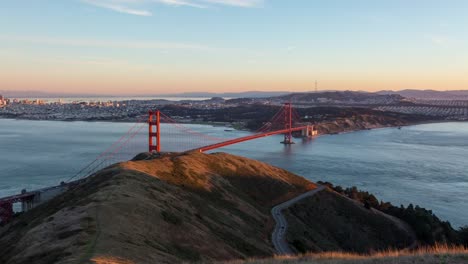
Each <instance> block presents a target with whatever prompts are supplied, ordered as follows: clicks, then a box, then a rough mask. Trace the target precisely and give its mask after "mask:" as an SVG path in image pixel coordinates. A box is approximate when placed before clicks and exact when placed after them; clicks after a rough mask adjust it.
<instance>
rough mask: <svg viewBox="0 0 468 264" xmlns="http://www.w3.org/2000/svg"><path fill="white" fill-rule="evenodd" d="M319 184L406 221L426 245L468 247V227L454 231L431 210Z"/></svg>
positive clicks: (354, 188) (362, 192)
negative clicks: (405, 205) (399, 204)
mask: <svg viewBox="0 0 468 264" xmlns="http://www.w3.org/2000/svg"><path fill="white" fill-rule="evenodd" d="M318 183H319V184H322V185H326V186H327V187H329V188H330V189H332V190H334V191H336V192H338V193H340V194H342V195H345V196H347V197H349V198H351V199H353V200H356V201H359V202H361V203H363V204H364V206H365V207H366V208H368V209H370V208H375V209H377V210H379V211H382V212H384V213H386V214H389V215H392V216H395V217H397V218H399V219H401V220H403V221H405V222H406V223H408V224H409V225H410V226H411V227H412V228H413V230H414V231H415V233H416V236H417V237H418V240H419V241H421V242H423V243H424V244H426V245H434V244H436V243H448V244H464V245H466V246H468V226H467V227H462V228H460V229H459V230H458V231H457V230H455V229H453V227H452V226H451V224H450V223H449V222H448V221H442V220H440V219H439V218H438V217H437V216H436V215H435V214H434V213H433V212H432V211H431V210H427V209H425V208H422V207H419V206H417V205H416V206H414V205H412V204H410V205H408V206H407V207H404V206H403V205H401V206H400V207H397V206H394V205H392V204H391V203H389V202H382V201H381V202H379V201H378V200H377V198H376V197H375V196H374V195H373V194H370V193H369V192H364V191H360V190H358V189H357V188H356V187H354V186H353V187H351V188H346V189H343V188H342V187H341V186H334V185H333V184H331V183H329V182H321V181H319V182H318Z"/></svg>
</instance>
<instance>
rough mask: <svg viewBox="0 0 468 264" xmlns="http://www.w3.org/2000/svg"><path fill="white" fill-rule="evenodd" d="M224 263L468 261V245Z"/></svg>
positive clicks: (333, 263) (300, 263) (323, 263)
mask: <svg viewBox="0 0 468 264" xmlns="http://www.w3.org/2000/svg"><path fill="white" fill-rule="evenodd" d="M224 263H225V264H227V263H229V264H280V263H281V264H307V263H321V264H354V263H369V264H373V263H375V264H390V263H391V264H393V263H402V264H406V263H429V264H431V263H441V264H442V263H447V264H452V263H453V264H458V263H460V264H461V263H468V248H467V247H464V246H451V245H445V244H436V245H434V246H430V247H429V246H428V247H421V248H418V249H416V250H391V249H389V250H385V251H379V252H374V253H370V254H355V253H349V252H323V253H309V254H304V255H296V256H275V257H274V258H271V259H251V260H247V261H231V262H224Z"/></svg>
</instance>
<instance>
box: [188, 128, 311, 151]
mask: <svg viewBox="0 0 468 264" xmlns="http://www.w3.org/2000/svg"><path fill="white" fill-rule="evenodd" d="M306 128H307V126H301V127H295V128H292V129H282V130H277V131H272V132H266V133H261V134H255V135H251V136H246V137H241V138H235V139H231V140H227V141H223V142H219V143H216V144H212V145H208V146H204V147H201V148H196V149H192V150H189V151H199V152H205V151H209V150H213V149H217V148H221V147H225V146H229V145H232V144H236V143H240V142H244V141H248V140H252V139H257V138H262V137H268V136H273V135H278V134H285V133H289V132H290V131H291V132H296V131H301V130H303V129H306Z"/></svg>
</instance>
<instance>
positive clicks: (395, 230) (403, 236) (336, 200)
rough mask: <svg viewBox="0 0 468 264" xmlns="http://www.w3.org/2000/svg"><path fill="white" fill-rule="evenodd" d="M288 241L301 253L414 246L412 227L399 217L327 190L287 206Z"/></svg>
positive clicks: (359, 251)
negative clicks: (366, 206)
mask: <svg viewBox="0 0 468 264" xmlns="http://www.w3.org/2000/svg"><path fill="white" fill-rule="evenodd" d="M285 213H286V218H287V220H288V222H289V223H290V225H291V228H290V230H288V242H289V243H290V244H291V245H292V246H293V247H294V248H295V249H296V251H298V252H300V253H306V252H330V251H341V252H358V253H369V252H375V251H381V250H387V249H389V248H396V249H402V248H406V247H410V246H412V245H416V243H415V242H416V235H415V234H414V232H413V231H412V229H411V227H409V225H408V224H406V223H405V222H403V221H401V220H399V219H398V218H395V217H392V216H390V215H386V214H384V213H382V212H380V211H378V210H375V209H370V208H369V209H367V208H365V206H364V205H363V204H361V203H359V202H356V201H354V200H351V199H349V198H347V197H345V196H342V195H340V194H338V193H336V192H334V191H332V190H330V189H327V190H326V191H322V192H320V193H318V194H316V195H314V196H312V197H308V198H307V199H305V200H303V201H300V202H299V203H297V204H295V205H293V206H292V207H290V208H289V209H288V210H287V211H286V212H285Z"/></svg>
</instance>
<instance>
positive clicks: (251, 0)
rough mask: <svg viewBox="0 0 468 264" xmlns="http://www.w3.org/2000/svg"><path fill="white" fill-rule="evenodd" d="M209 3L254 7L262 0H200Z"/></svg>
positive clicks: (260, 3) (261, 2)
mask: <svg viewBox="0 0 468 264" xmlns="http://www.w3.org/2000/svg"><path fill="white" fill-rule="evenodd" d="M201 1H203V2H207V3H211V4H221V5H230V6H239V7H256V6H259V5H262V4H263V2H264V1H263V0H201Z"/></svg>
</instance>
